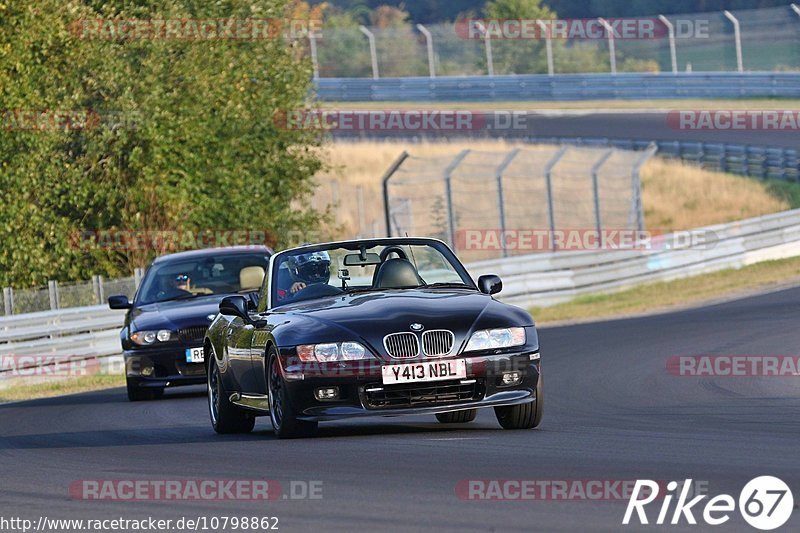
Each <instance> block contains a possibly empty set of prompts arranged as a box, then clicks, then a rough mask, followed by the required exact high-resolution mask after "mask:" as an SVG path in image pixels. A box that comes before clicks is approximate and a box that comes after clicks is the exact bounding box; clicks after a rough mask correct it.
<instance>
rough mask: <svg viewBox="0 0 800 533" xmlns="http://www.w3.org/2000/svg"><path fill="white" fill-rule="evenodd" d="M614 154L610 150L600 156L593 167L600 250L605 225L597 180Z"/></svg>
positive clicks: (596, 221)
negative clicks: (602, 168) (601, 218)
mask: <svg viewBox="0 0 800 533" xmlns="http://www.w3.org/2000/svg"><path fill="white" fill-rule="evenodd" d="M613 153H614V150H613V149H612V150H608V151H607V152H606V153H604V154H603V155H601V156H600V159H598V160H597V161H595V163H594V165H592V194H593V195H594V224H595V227H596V228H597V237H598V239H599V242H600V248H601V249H602V248H603V225H602V221H601V220H600V186H599V184H598V180H597V174H598V173H599V172H600V167H602V166H603V164H604V163H605V162H606V161H608V158H609V157H611V154H613Z"/></svg>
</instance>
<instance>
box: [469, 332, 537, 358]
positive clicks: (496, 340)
mask: <svg viewBox="0 0 800 533" xmlns="http://www.w3.org/2000/svg"><path fill="white" fill-rule="evenodd" d="M523 344H525V328H500V329H482V330H479V331H476V332H475V333H473V334H472V337H470V339H469V342H468V343H467V347H466V348H465V349H464V351H465V352H478V351H482V350H494V349H495V348H510V347H512V346H522V345H523Z"/></svg>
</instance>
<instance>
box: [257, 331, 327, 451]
mask: <svg viewBox="0 0 800 533" xmlns="http://www.w3.org/2000/svg"><path fill="white" fill-rule="evenodd" d="M267 391H268V393H269V419H270V421H272V429H273V430H274V431H275V435H277V436H278V437H279V438H281V439H292V438H297V437H310V436H312V435H314V433H316V431H317V426H318V423H317V422H307V421H305V420H298V419H297V412H296V411H295V410H294V406H293V405H292V401H291V398H290V397H289V392H288V390H287V388H286V382H285V381H284V379H283V374H282V372H281V365H280V361H279V360H278V351H277V350H276V349H275V347H274V346H271V347H270V349H269V351H268V352H267Z"/></svg>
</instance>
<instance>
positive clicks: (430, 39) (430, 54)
mask: <svg viewBox="0 0 800 533" xmlns="http://www.w3.org/2000/svg"><path fill="white" fill-rule="evenodd" d="M417 29H418V30H419V31H420V33H421V34H422V35H424V36H425V45H426V47H427V48H428V72H429V74H430V77H431V78H435V77H436V66H435V65H434V58H433V35H431V32H429V31H428V28H426V27H425V26H423V25H422V24H417Z"/></svg>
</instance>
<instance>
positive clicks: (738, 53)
mask: <svg viewBox="0 0 800 533" xmlns="http://www.w3.org/2000/svg"><path fill="white" fill-rule="evenodd" d="M723 14H724V15H725V17H726V18H727V19H728V20H730V21H731V23H732V24H733V38H734V40H735V42H736V68H737V69H738V71H739V72H744V64H743V63H742V34H741V32H740V31H739V19H737V18H736V17H734V16H733V14H732V13H731V12H730V11H728V10H727V9H726V10H725V11H723Z"/></svg>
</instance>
